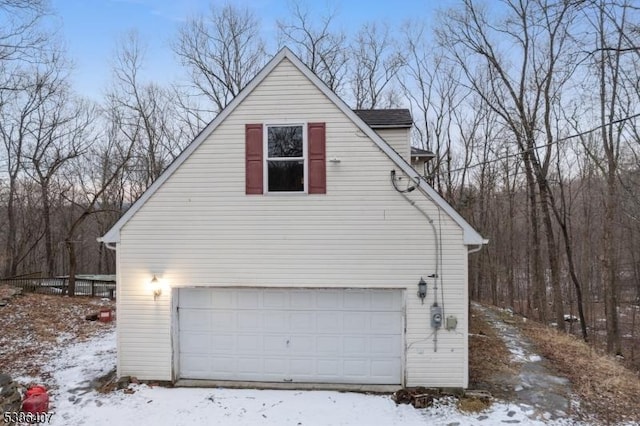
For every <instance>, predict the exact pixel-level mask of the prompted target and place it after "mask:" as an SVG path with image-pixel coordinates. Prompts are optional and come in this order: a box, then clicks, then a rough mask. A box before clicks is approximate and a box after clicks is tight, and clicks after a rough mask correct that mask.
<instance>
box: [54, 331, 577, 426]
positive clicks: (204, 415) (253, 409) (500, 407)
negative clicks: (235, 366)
mask: <svg viewBox="0 0 640 426" xmlns="http://www.w3.org/2000/svg"><path fill="white" fill-rule="evenodd" d="M54 358H55V359H54V360H53V361H52V362H51V363H50V366H49V368H48V369H47V371H46V372H45V374H46V375H47V376H48V375H49V374H50V375H51V382H50V383H49V384H50V386H51V389H50V394H51V410H50V411H52V412H53V413H55V414H54V415H53V416H52V418H51V424H52V425H65V426H73V425H92V426H100V425H109V426H113V425H129V424H136V425H139V426H143V425H155V426H161V425H172V426H173V425H190V426H193V425H278V426H280V425H294V426H298V425H304V426H310V425H345V426H348V425H403V426H414V425H422V426H424V425H460V426H464V425H478V424H486V425H494V424H508V423H517V424H521V425H543V424H550V423H547V422H544V423H543V422H540V421H534V420H530V419H529V418H528V417H527V416H528V415H531V413H532V411H533V410H532V409H530V408H527V407H526V406H518V405H514V404H506V403H496V404H494V405H493V406H492V407H491V408H490V409H489V410H488V411H487V412H484V413H478V414H463V413H460V412H459V411H458V410H457V409H456V407H455V404H454V403H453V402H450V401H441V402H439V403H437V404H435V405H434V406H433V407H430V408H428V409H421V410H418V409H415V408H413V407H412V406H410V405H396V404H395V403H394V402H393V401H392V399H391V397H390V396H386V395H365V394H359V393H350V392H329V391H284V390H254V389H220V388H214V389H211V388H209V389H204V388H203V389H201V388H173V389H171V388H163V387H150V386H148V385H145V384H140V385H132V386H131V389H132V390H133V391H134V392H133V393H131V394H128V393H125V392H124V391H122V390H117V391H114V392H111V393H109V394H100V393H98V392H96V391H95V390H93V388H92V380H94V379H96V378H98V377H100V376H103V375H104V374H105V373H107V372H108V371H109V370H111V369H113V368H114V366H115V332H114V331H113V330H111V331H108V332H106V333H104V334H102V335H100V336H96V337H94V338H92V339H90V340H87V341H85V342H82V343H78V344H73V345H69V346H66V347H65V348H63V349H61V350H60V351H59V352H58V353H57V354H56V355H55V356H54ZM554 424H557V425H564V424H566V425H569V424H574V423H571V422H563V421H556V422H555V423H554Z"/></svg>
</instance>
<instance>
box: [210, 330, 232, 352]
mask: <svg viewBox="0 0 640 426" xmlns="http://www.w3.org/2000/svg"><path fill="white" fill-rule="evenodd" d="M210 339H211V350H210V352H215V353H233V352H235V350H236V336H234V335H233V334H212V335H211V337H210Z"/></svg>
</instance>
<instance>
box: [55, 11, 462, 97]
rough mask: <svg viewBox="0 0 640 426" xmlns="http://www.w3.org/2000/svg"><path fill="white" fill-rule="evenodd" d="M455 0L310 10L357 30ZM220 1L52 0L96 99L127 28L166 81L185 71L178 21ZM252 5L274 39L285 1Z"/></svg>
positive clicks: (428, 17) (77, 75)
mask: <svg viewBox="0 0 640 426" xmlns="http://www.w3.org/2000/svg"><path fill="white" fill-rule="evenodd" d="M454 1H455V0H439V1H438V0H396V1H388V0H387V1H376V0H368V1H367V0H350V1H343V2H339V1H332V2H331V1H330V2H328V3H327V2H324V1H312V0H311V1H308V2H307V4H308V5H309V8H310V9H311V10H312V11H318V13H322V11H324V10H326V9H327V7H332V8H333V7H335V8H337V10H338V16H337V18H336V22H337V24H338V25H339V26H340V27H341V28H343V29H345V30H346V31H352V30H354V29H357V28H358V27H359V26H360V24H362V23H364V22H367V21H381V22H385V21H386V22H388V23H389V25H390V26H391V28H398V27H399V26H400V25H401V24H402V22H403V21H405V20H407V19H408V18H418V17H419V18H421V19H424V20H425V21H426V22H427V23H430V22H431V21H432V20H433V15H434V13H433V12H434V11H435V10H436V9H437V8H439V7H446V6H450V5H452V4H453V3H454ZM212 3H213V4H214V5H222V4H224V3H225V2H222V1H215V0H214V1H210V0H51V5H52V7H53V12H54V14H55V16H56V17H55V19H56V21H58V22H59V27H60V32H61V36H62V37H63V39H64V40H65V43H66V47H67V50H68V53H69V56H70V58H71V60H72V61H73V63H74V65H75V68H74V71H73V81H74V85H75V87H76V89H77V90H78V91H79V92H80V93H81V94H83V95H86V96H90V97H94V98H97V97H99V96H100V94H101V93H102V92H103V90H104V88H105V87H106V85H107V84H108V82H109V79H110V71H109V67H110V61H111V58H112V57H113V52H114V49H115V46H116V41H117V40H118V38H119V37H121V36H122V35H124V34H125V33H126V32H128V31H130V30H132V29H135V30H136V31H137V32H138V34H139V36H140V39H141V41H142V42H143V43H145V44H146V48H147V50H146V67H145V70H144V72H145V75H146V76H147V78H148V79H151V80H155V81H158V82H168V81H171V80H173V79H175V78H176V77H178V76H179V75H180V73H181V67H180V65H179V64H178V63H177V61H176V59H175V57H174V56H173V53H172V51H171V48H170V43H171V40H172V39H175V35H176V31H177V27H178V25H179V24H180V23H181V22H183V21H184V20H185V19H186V18H187V17H189V16H192V15H194V14H197V13H200V12H206V11H207V10H208V8H209V5H210V4H212ZM235 3H237V4H239V5H243V6H248V7H249V8H250V9H252V10H253V11H254V12H255V13H256V15H258V16H259V17H260V19H261V22H262V29H263V33H264V36H265V38H266V39H267V41H268V42H270V43H272V45H271V46H270V47H271V51H270V53H274V52H273V49H275V46H274V45H273V44H275V42H276V33H277V31H276V20H277V19H283V18H286V17H287V16H288V6H287V5H288V3H287V1H286V0H254V1H242V0H240V1H236V2H235Z"/></svg>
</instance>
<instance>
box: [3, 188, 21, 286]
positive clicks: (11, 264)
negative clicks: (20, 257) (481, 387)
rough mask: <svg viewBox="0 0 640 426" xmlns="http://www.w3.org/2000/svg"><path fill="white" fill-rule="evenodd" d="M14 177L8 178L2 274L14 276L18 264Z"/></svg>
mask: <svg viewBox="0 0 640 426" xmlns="http://www.w3.org/2000/svg"><path fill="white" fill-rule="evenodd" d="M15 185H16V183H15V179H10V180H9V196H8V200H7V241H6V244H5V256H6V260H5V265H4V276H5V277H14V276H15V275H16V273H17V270H18V266H17V264H16V262H17V253H16V228H17V226H16V215H15V211H14V208H15V207H14V205H15V198H16V195H15V192H16V190H15Z"/></svg>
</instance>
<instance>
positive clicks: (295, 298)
mask: <svg viewBox="0 0 640 426" xmlns="http://www.w3.org/2000/svg"><path fill="white" fill-rule="evenodd" d="M290 301H291V306H295V307H296V309H310V308H315V307H316V298H315V294H314V292H313V291H309V290H291V291H290Z"/></svg>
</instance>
